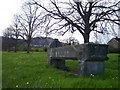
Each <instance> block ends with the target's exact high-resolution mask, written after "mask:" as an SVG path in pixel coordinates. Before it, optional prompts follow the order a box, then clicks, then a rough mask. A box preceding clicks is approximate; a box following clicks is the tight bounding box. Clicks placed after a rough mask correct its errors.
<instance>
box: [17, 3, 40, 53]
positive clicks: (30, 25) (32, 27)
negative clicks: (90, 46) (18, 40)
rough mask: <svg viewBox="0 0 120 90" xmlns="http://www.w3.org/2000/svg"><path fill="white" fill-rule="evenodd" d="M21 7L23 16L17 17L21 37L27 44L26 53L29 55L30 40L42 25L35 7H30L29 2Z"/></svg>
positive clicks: (37, 9)
mask: <svg viewBox="0 0 120 90" xmlns="http://www.w3.org/2000/svg"><path fill="white" fill-rule="evenodd" d="M22 7H23V14H21V15H19V23H20V25H21V36H22V37H23V39H24V40H25V41H26V43H27V53H29V50H30V43H31V40H32V38H33V37H34V36H35V34H36V33H37V32H38V30H39V28H40V27H39V26H40V24H41V23H42V22H41V19H40V16H41V13H40V12H38V11H39V8H38V6H37V5H31V4H30V3H29V2H25V4H24V5H23V6H22Z"/></svg>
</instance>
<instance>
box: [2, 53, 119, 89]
mask: <svg viewBox="0 0 120 90" xmlns="http://www.w3.org/2000/svg"><path fill="white" fill-rule="evenodd" d="M108 57H109V60H108V61H106V62H105V73H104V74H102V75H96V76H87V77H81V76H78V75H76V74H73V72H76V70H77V66H78V61H73V60H67V61H66V66H67V68H68V69H69V71H70V72H65V71H60V70H58V69H55V68H53V67H52V66H49V65H48V63H47V53H46V52H31V53H30V54H27V53H26V52H17V53H14V52H10V53H8V52H3V53H2V87H3V88H118V68H119V64H120V61H119V59H118V54H108Z"/></svg>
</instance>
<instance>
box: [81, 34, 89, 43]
mask: <svg viewBox="0 0 120 90" xmlns="http://www.w3.org/2000/svg"><path fill="white" fill-rule="evenodd" d="M89 34H90V33H84V35H83V38H84V43H89V38H90V36H89Z"/></svg>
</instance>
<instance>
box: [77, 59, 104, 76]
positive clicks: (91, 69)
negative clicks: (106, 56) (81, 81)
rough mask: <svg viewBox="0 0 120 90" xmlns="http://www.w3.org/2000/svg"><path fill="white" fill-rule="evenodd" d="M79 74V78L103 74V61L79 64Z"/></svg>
mask: <svg viewBox="0 0 120 90" xmlns="http://www.w3.org/2000/svg"><path fill="white" fill-rule="evenodd" d="M78 72H79V74H80V75H81V76H86V75H95V74H102V73H104V61H99V62H98V61H85V62H80V64H79V71H78Z"/></svg>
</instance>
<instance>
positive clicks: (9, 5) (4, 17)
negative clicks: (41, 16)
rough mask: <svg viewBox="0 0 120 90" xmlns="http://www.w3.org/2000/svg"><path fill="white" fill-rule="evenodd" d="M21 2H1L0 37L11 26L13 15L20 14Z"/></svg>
mask: <svg viewBox="0 0 120 90" xmlns="http://www.w3.org/2000/svg"><path fill="white" fill-rule="evenodd" d="M21 4H22V2H21V0H0V36H1V35H2V32H3V30H4V29H5V28H6V27H8V26H9V25H10V24H11V21H12V18H13V15H14V14H16V13H18V12H20V8H21Z"/></svg>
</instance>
